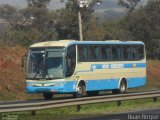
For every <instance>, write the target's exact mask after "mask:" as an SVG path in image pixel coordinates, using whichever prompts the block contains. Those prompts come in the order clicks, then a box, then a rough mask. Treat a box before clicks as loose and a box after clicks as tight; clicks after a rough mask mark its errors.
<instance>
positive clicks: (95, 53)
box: [94, 46, 100, 61]
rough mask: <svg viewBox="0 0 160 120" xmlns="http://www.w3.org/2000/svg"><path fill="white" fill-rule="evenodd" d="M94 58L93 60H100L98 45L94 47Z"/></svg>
mask: <svg viewBox="0 0 160 120" xmlns="http://www.w3.org/2000/svg"><path fill="white" fill-rule="evenodd" d="M94 58H95V60H96V61H97V60H100V51H99V46H95V47H94Z"/></svg>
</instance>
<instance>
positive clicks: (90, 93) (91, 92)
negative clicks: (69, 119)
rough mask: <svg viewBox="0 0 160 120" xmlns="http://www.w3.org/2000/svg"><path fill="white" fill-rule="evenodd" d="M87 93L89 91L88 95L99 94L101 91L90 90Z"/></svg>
mask: <svg viewBox="0 0 160 120" xmlns="http://www.w3.org/2000/svg"><path fill="white" fill-rule="evenodd" d="M86 93H87V96H97V95H98V94H99V91H89V92H86Z"/></svg>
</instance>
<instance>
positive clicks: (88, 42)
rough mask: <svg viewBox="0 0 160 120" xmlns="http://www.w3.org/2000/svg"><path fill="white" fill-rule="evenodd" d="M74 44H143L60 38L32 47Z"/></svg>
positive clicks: (137, 42)
mask: <svg viewBox="0 0 160 120" xmlns="http://www.w3.org/2000/svg"><path fill="white" fill-rule="evenodd" d="M73 44H142V45H144V43H143V42H141V41H119V40H107V41H76V40H59V41H46V42H39V43H35V44H33V45H31V46H30V47H67V46H68V45H73Z"/></svg>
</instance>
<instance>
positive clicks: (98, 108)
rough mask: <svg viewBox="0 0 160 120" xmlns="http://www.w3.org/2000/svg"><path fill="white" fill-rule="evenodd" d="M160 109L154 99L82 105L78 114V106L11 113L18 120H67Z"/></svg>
mask: <svg viewBox="0 0 160 120" xmlns="http://www.w3.org/2000/svg"><path fill="white" fill-rule="evenodd" d="M158 107H160V101H157V102H155V103H154V102H153V99H151V98H148V99H138V100H128V101H123V102H122V105H121V106H119V107H118V106H117V103H116V102H107V103H99V104H89V105H82V106H81V110H80V111H79V112H77V110H76V106H72V107H63V108H55V109H47V110H40V111H37V112H36V115H34V116H33V115H31V112H15V113H10V114H13V115H18V120H46V119H47V120H53V119H54V120H64V119H65V120H66V119H73V118H78V117H80V118H81V117H86V116H87V117H88V116H97V115H102V114H113V113H119V112H120V113H121V112H128V111H135V110H143V109H144V108H145V109H147V108H148V109H152V108H158Z"/></svg>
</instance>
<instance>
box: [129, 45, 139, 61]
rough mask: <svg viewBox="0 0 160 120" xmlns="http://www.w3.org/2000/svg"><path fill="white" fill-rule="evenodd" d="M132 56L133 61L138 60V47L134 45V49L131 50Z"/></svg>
mask: <svg viewBox="0 0 160 120" xmlns="http://www.w3.org/2000/svg"><path fill="white" fill-rule="evenodd" d="M131 54H132V60H137V59H138V58H137V54H138V52H137V46H136V45H133V46H132V48H131Z"/></svg>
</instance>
